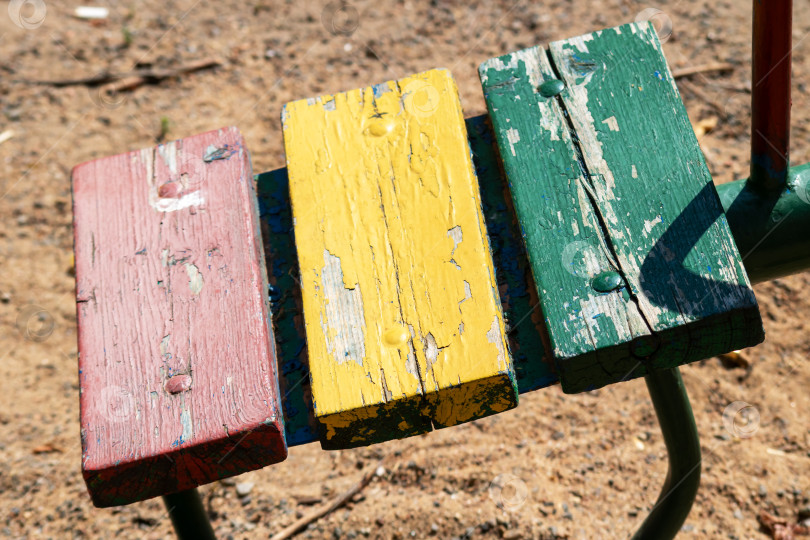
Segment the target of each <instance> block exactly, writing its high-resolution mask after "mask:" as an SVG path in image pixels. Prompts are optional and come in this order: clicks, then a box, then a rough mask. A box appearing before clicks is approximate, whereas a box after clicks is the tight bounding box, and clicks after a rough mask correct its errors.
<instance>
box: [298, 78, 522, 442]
mask: <svg viewBox="0 0 810 540" xmlns="http://www.w3.org/2000/svg"><path fill="white" fill-rule="evenodd" d="M282 122H283V124H284V143H285V146H286V151H287V167H288V171H289V177H290V197H291V200H292V206H293V216H294V218H295V236H296V243H297V245H298V257H299V262H300V267H301V288H302V294H303V303H304V306H303V311H304V320H305V323H306V333H307V345H308V352H309V359H310V371H311V379H312V395H313V402H314V407H315V415H316V418H317V419H318V421H319V424H320V425H321V427H322V428H323V433H322V435H321V441H322V444H323V446H324V447H325V448H337V447H349V446H360V445H365V444H370V443H373V442H379V441H383V440H388V439H392V438H399V437H404V436H407V435H412V434H416V433H422V432H425V431H428V430H430V429H431V427H432V426H435V427H442V426H449V425H454V424H458V423H460V422H465V421H469V420H474V419H476V418H480V417H482V416H486V415H488V414H493V413H496V412H501V411H504V410H507V409H509V408H511V407H514V406H515V405H516V404H517V393H516V389H515V383H514V373H513V370H512V362H511V359H510V358H509V354H508V351H507V347H506V341H505V336H504V323H503V317H502V314H501V308H500V303H499V300H498V297H497V292H496V289H495V277H494V270H493V266H492V257H491V254H490V250H489V243H488V239H487V236H486V230H485V225H484V220H483V215H482V213H481V202H480V198H479V193H478V185H477V182H476V178H475V172H474V169H473V165H472V161H471V158H470V149H469V146H468V142H467V133H466V129H465V126H464V118H463V115H462V111H461V104H460V102H459V99H458V91H457V89H456V86H455V82H454V81H453V79H452V77H451V75H450V73H449V72H448V71H446V70H432V71H428V72H426V73H422V74H419V75H414V76H411V77H407V78H405V79H401V80H399V81H390V82H387V83H383V84H380V85H376V86H374V87H369V88H364V89H360V90H353V91H350V92H345V93H341V94H336V95H333V96H323V97H320V98H315V99H308V100H301V101H295V102H292V103H289V104H287V105H286V107H285V109H284V112H283V114H282Z"/></svg>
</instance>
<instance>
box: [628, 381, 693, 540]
mask: <svg viewBox="0 0 810 540" xmlns="http://www.w3.org/2000/svg"><path fill="white" fill-rule="evenodd" d="M644 380H645V382H646V383H647V389H648V390H649V391H650V397H651V398H652V402H653V406H654V407H655V414H656V415H657V416H658V423H659V424H660V425H661V433H662V434H663V436H664V444H665V445H666V447H667V454H668V455H669V469H668V470H667V478H666V480H665V481H664V487H662V488H661V494H660V495H659V496H658V500H657V501H656V503H655V506H653V508H652V510H651V511H650V515H648V516H647V519H645V520H644V523H642V524H641V528H639V530H638V532H636V534H635V535H633V540H642V539H655V540H671V539H672V538H675V535H677V534H678V531H680V530H681V525H683V522H684V521H686V516H688V515H689V511H690V510H691V509H692V503H694V501H695V496H696V495H697V490H698V486H699V485H700V463H701V457H700V440H699V439H698V431H697V426H696V425H695V417H694V416H693V414H692V406H691V405H690V404H689V396H688V395H687V394H686V388H685V387H684V385H683V379H682V378H681V372H680V371H679V370H678V368H672V369H662V370H659V371H652V372H650V373H649V374H648V375H647V376H646V377H644Z"/></svg>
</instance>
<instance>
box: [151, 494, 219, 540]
mask: <svg viewBox="0 0 810 540" xmlns="http://www.w3.org/2000/svg"><path fill="white" fill-rule="evenodd" d="M163 504H165V505H166V510H168V511H169V517H170V518H171V520H172V525H174V532H175V533H176V534H177V538H179V539H180V540H216V536H214V530H213V529H212V528H211V522H210V521H209V520H208V513H207V512H206V511H205V508H204V507H203V503H202V499H201V498H200V494H199V492H198V491H197V490H196V489H187V490H186V491H181V492H179V493H172V494H171V495H164V496H163Z"/></svg>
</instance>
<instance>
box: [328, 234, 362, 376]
mask: <svg viewBox="0 0 810 540" xmlns="http://www.w3.org/2000/svg"><path fill="white" fill-rule="evenodd" d="M323 262H324V265H323V269H322V271H321V287H322V290H323V296H324V298H326V300H327V302H326V306H325V313H326V320H325V321H324V320H323V319H322V320H321V328H322V330H323V333H324V335H325V336H326V347H327V350H328V351H329V354H331V355H332V358H334V360H335V361H336V362H337V363H338V364H342V363H343V362H346V361H348V360H354V361H355V362H357V363H358V364H360V365H361V366H362V365H363V359H364V358H365V356H366V343H365V329H366V322H365V315H364V311H363V296H362V294H361V292H360V288H359V287H355V288H353V289H351V288H347V287H346V286H345V284H344V282H343V269H342V268H341V265H340V258H339V257H336V256H335V255H332V254H331V253H329V250H327V249H324V250H323ZM348 321H352V324H348V325H347V324H346V322H348ZM358 323H359V324H358Z"/></svg>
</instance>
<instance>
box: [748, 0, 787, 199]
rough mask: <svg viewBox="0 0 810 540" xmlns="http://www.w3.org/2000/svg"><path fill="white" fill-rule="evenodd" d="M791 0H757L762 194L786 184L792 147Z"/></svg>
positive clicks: (758, 184)
mask: <svg viewBox="0 0 810 540" xmlns="http://www.w3.org/2000/svg"><path fill="white" fill-rule="evenodd" d="M792 22H793V1H792V0H767V1H766V0H754V24H753V26H754V28H753V45H752V46H753V69H752V76H751V176H750V178H749V180H748V181H749V182H750V183H751V186H752V187H754V188H756V189H757V191H758V192H760V193H763V194H768V193H778V192H780V191H782V190H783V189H784V187H785V183H786V179H787V170H788V166H789V146H790V66H791V59H790V54H791V50H792V43H791V41H792V37H793V34H792V31H791V28H792Z"/></svg>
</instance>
